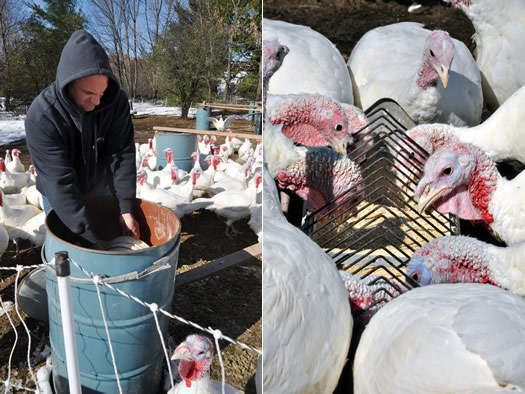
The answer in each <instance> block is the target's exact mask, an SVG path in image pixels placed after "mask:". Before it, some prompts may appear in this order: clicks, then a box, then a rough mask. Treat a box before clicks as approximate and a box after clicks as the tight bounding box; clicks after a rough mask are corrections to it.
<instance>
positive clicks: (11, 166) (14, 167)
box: [5, 148, 26, 172]
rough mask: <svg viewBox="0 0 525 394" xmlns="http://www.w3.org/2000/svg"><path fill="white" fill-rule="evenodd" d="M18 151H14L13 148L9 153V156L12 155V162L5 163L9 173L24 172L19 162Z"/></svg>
mask: <svg viewBox="0 0 525 394" xmlns="http://www.w3.org/2000/svg"><path fill="white" fill-rule="evenodd" d="M20 153H22V152H20V150H19V149H16V148H14V149H13V150H12V151H11V154H12V155H13V160H11V162H9V163H6V165H5V166H6V168H7V169H8V170H9V171H10V172H25V171H26V169H25V167H24V165H23V164H22V161H20Z"/></svg>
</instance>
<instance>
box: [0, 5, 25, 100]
mask: <svg viewBox="0 0 525 394" xmlns="http://www.w3.org/2000/svg"><path fill="white" fill-rule="evenodd" d="M19 6H20V5H19V4H17V2H16V1H15V0H0V50H1V51H0V78H1V80H2V85H1V86H2V88H1V89H0V92H1V93H2V94H3V95H4V96H5V105H6V109H8V110H9V109H11V97H12V96H11V95H12V74H13V73H12V69H11V68H12V60H13V58H14V56H15V54H16V46H15V44H16V41H17V39H18V36H19V26H20V21H21V12H20V8H19Z"/></svg>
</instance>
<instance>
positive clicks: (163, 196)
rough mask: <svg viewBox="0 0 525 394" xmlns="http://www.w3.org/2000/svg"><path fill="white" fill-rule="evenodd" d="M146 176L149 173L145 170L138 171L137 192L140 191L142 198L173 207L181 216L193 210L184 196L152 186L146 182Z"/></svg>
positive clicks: (169, 207)
mask: <svg viewBox="0 0 525 394" xmlns="http://www.w3.org/2000/svg"><path fill="white" fill-rule="evenodd" d="M146 177H147V175H146V173H145V172H144V171H143V170H140V171H139V172H138V173H137V181H138V182H137V193H139V195H140V198H142V199H144V200H147V201H151V202H155V203H157V204H160V205H162V206H164V207H166V208H168V209H171V210H172V211H173V212H174V213H175V214H176V215H177V216H178V217H179V218H181V217H183V216H184V215H185V214H186V213H187V212H190V211H191V210H192V209H191V210H189V209H188V202H187V200H186V199H185V198H184V197H182V196H179V195H178V194H175V193H171V192H169V191H168V190H164V189H159V188H156V187H153V186H151V185H150V184H149V183H148V182H146Z"/></svg>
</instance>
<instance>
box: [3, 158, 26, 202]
mask: <svg viewBox="0 0 525 394" xmlns="http://www.w3.org/2000/svg"><path fill="white" fill-rule="evenodd" d="M28 179H29V175H28V174H26V173H18V172H10V171H9V170H8V169H7V168H6V165H5V162H4V159H3V158H1V157H0V188H1V189H2V190H3V191H4V192H5V193H20V192H21V190H22V188H23V187H25V186H27V184H28Z"/></svg>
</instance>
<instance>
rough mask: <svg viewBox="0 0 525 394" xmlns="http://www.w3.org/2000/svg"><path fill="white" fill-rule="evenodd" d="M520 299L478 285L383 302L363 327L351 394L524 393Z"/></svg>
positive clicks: (436, 288)
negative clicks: (513, 391)
mask: <svg viewBox="0 0 525 394" xmlns="http://www.w3.org/2000/svg"><path fill="white" fill-rule="evenodd" d="M524 344H525V300H523V299H522V298H521V297H519V296H516V295H514V294H512V293H509V292H507V291H505V290H502V289H500V288H498V287H496V286H491V285H486V284H471V283H469V284H465V283H458V284H438V285H430V286H425V287H421V288H417V289H414V290H411V291H409V292H407V293H404V294H402V295H400V296H399V297H398V298H396V299H394V300H393V301H390V302H389V303H387V304H386V305H385V306H384V307H383V308H382V309H381V310H380V311H379V312H377V314H376V315H375V316H374V317H372V320H371V321H370V323H369V324H368V326H367V327H366V329H365V331H364V333H363V335H362V337H361V340H360V342H359V346H358V348H357V352H356V356H355V360H354V393H356V394H360V393H383V394H387V393H414V394H415V393H418V394H419V393H471V392H476V393H480V392H484V393H489V392H490V393H492V392H496V391H500V390H509V391H510V390H513V389H515V390H516V391H519V392H521V391H522V390H524V389H525V374H524V373H523V371H524V370H525V345H524Z"/></svg>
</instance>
